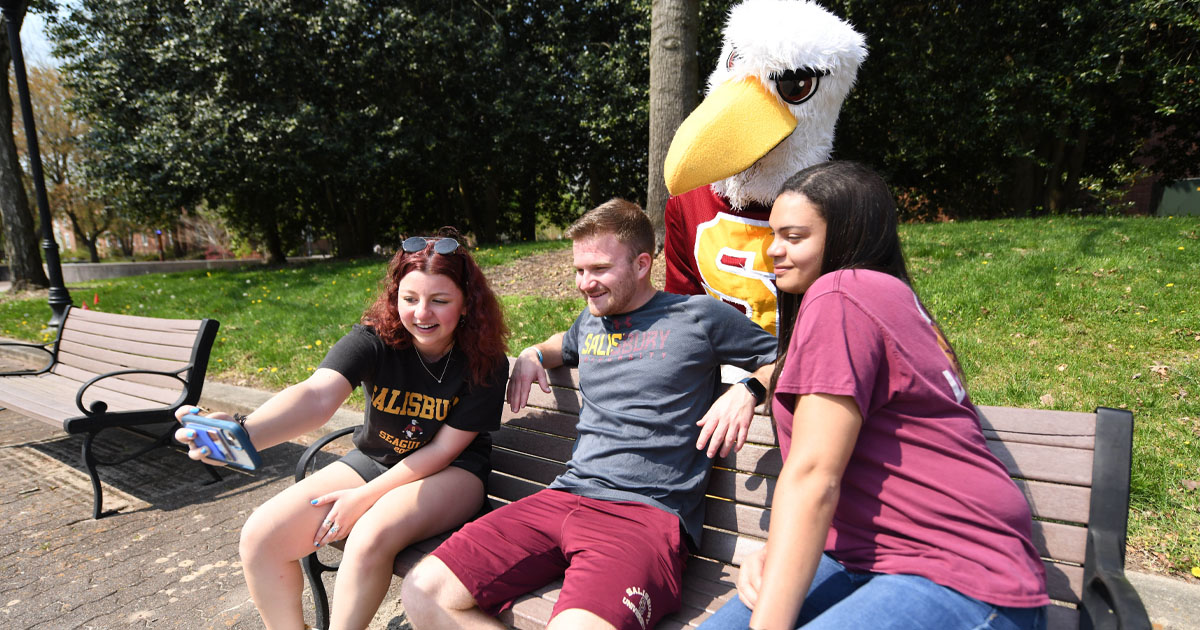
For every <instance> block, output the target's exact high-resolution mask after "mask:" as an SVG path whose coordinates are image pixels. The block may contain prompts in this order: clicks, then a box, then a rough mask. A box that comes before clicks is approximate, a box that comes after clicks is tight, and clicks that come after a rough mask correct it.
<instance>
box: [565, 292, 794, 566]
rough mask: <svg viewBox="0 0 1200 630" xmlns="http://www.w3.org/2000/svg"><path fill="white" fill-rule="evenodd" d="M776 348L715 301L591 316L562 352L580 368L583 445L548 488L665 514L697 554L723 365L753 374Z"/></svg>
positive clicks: (664, 302) (578, 324) (662, 296)
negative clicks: (703, 442)
mask: <svg viewBox="0 0 1200 630" xmlns="http://www.w3.org/2000/svg"><path fill="white" fill-rule="evenodd" d="M775 348H776V340H775V337H774V336H773V335H771V334H770V333H768V332H766V331H765V330H763V329H762V328H760V327H759V326H758V325H757V324H755V323H754V322H752V321H750V319H749V318H747V317H746V316H745V315H743V314H742V313H741V312H739V311H738V310H737V309H735V308H733V307H732V306H729V305H727V304H724V303H722V302H720V301H719V300H714V299H712V298H710V297H708V296H699V295H692V296H683V295H674V294H670V293H663V292H661V291H660V292H658V293H657V294H656V295H655V296H654V297H653V298H651V299H650V301H649V302H647V303H646V304H644V305H643V306H642V307H641V308H639V309H637V310H635V311H633V312H630V313H623V314H621V315H617V316H612V317H595V316H593V315H592V314H591V313H589V312H588V311H587V310H584V311H583V313H582V314H580V316H579V317H578V318H577V319H576V320H575V323H574V324H573V325H572V326H571V329H570V330H568V331H567V333H566V335H565V336H564V337H563V344H562V355H563V362H564V363H566V364H567V365H577V366H579V389H580V392H581V394H582V395H583V410H582V411H581V412H580V414H579V425H578V429H579V439H578V440H577V441H576V442H575V449H574V451H573V452H572V455H571V461H569V462H567V471H566V472H564V473H563V474H561V475H559V476H558V478H557V479H555V480H554V483H552V484H550V487H551V488H559V489H563V490H567V491H569V492H572V493H574V494H578V495H582V496H586V497H591V498H595V499H606V500H610V501H636V502H639V503H646V504H649V505H652V506H654V507H657V508H659V509H662V510H666V511H667V512H670V513H671V514H674V515H676V516H678V517H679V519H680V521H681V522H682V523H683V526H684V530H685V531H686V532H687V534H688V537H689V538H690V539H691V542H692V544H693V545H697V546H698V545H699V543H700V532H701V523H703V521H704V502H703V499H704V490H705V488H706V487H707V481H708V472H709V469H710V464H711V463H712V462H711V460H709V459H708V456H707V454H706V453H705V451H702V450H699V449H697V448H696V440H697V439H699V436H700V427H698V426H696V422H698V421H699V420H700V418H702V417H704V414H705V412H707V411H708V408H709V407H710V406H711V405H712V403H713V401H714V400H716V393H717V387H718V385H719V383H720V374H721V364H723V363H727V364H731V365H736V366H738V367H740V368H743V369H747V370H754V369H757V368H758V367H761V366H763V365H765V364H767V363H770V362H772V361H774V360H775Z"/></svg>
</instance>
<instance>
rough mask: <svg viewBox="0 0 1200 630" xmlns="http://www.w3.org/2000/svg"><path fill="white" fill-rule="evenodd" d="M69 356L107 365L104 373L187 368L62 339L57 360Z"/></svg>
mask: <svg viewBox="0 0 1200 630" xmlns="http://www.w3.org/2000/svg"><path fill="white" fill-rule="evenodd" d="M69 355H75V356H79V357H83V358H85V359H91V360H93V361H98V362H100V363H103V364H107V365H109V366H110V368H109V369H108V370H106V371H110V372H111V371H116V370H129V369H138V370H157V371H159V372H173V371H175V370H178V369H179V368H182V367H185V366H187V361H169V360H166V359H156V358H154V357H144V356H140V355H136V354H125V353H123V352H113V351H112V350H105V349H104V348H97V347H93V346H88V345H83V344H80V343H76V342H74V341H71V340H69V339H63V340H62V342H61V343H59V345H58V356H59V360H60V361H62V360H67V361H68V362H69V361H70V360H69V358H68V357H69Z"/></svg>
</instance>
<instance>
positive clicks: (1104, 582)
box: [1083, 531, 1151, 630]
mask: <svg viewBox="0 0 1200 630" xmlns="http://www.w3.org/2000/svg"><path fill="white" fill-rule="evenodd" d="M1088 538H1089V539H1090V542H1091V544H1090V545H1089V546H1088V556H1089V557H1088V558H1087V566H1090V567H1093V569H1092V571H1091V572H1090V573H1091V576H1090V577H1089V579H1088V580H1087V582H1086V583H1085V584H1084V585H1083V602H1084V605H1085V606H1084V607H1085V609H1086V611H1087V614H1088V615H1089V616H1090V617H1091V621H1092V627H1094V628H1120V629H1121V630H1150V627H1151V626H1150V616H1149V615H1148V614H1147V613H1146V606H1145V605H1144V604H1143V603H1142V599H1141V597H1139V596H1138V594H1137V591H1136V590H1135V589H1134V588H1133V584H1131V583H1130V582H1129V579H1128V578H1126V577H1125V569H1124V566H1123V565H1124V562H1123V560H1122V557H1121V556H1122V555H1123V554H1122V553H1121V552H1122V549H1121V548H1120V547H1118V546H1117V540H1116V537H1114V536H1111V535H1110V534H1108V533H1105V532H1099V531H1091V532H1088ZM1122 542H1123V541H1122ZM1110 611H1111V612H1110Z"/></svg>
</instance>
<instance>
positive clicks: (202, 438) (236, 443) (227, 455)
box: [180, 414, 262, 470]
mask: <svg viewBox="0 0 1200 630" xmlns="http://www.w3.org/2000/svg"><path fill="white" fill-rule="evenodd" d="M180 424H182V425H183V427H184V428H185V429H191V430H193V431H195V432H196V446H207V447H208V458H209V459H214V460H216V461H219V462H224V463H225V464H226V465H227V466H233V467H234V468H240V469H241V470H258V468H259V466H262V458H261V457H259V456H258V451H257V450H255V448H254V445H253V444H251V443H250V436H249V435H248V434H247V433H246V429H244V428H243V427H242V425H240V424H238V423H236V422H234V421H232V420H220V419H218V418H207V417H205V416H198V415H193V414H188V415H186V416H184V417H183V420H181V421H180Z"/></svg>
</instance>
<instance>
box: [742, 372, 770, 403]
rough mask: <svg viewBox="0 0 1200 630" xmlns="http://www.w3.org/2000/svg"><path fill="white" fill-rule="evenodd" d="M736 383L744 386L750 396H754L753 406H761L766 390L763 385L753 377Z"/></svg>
mask: <svg viewBox="0 0 1200 630" xmlns="http://www.w3.org/2000/svg"><path fill="white" fill-rule="evenodd" d="M738 383H741V384H742V385H745V386H746V389H748V390H750V394H751V395H753V396H754V405H755V406H758V405H761V404H762V403H763V401H764V400H766V399H767V388H766V387H763V384H762V383H760V382H759V381H758V379H756V378H754V377H753V376H747V377H746V378H744V379H742V380H740V381H738Z"/></svg>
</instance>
